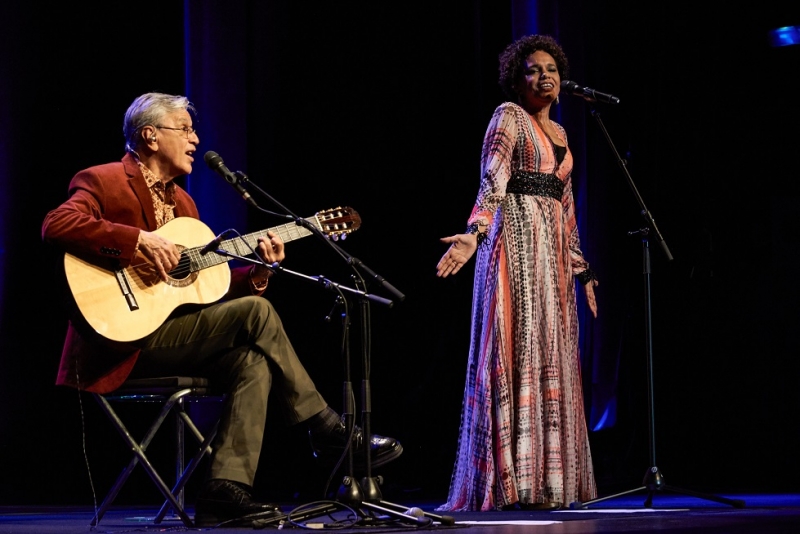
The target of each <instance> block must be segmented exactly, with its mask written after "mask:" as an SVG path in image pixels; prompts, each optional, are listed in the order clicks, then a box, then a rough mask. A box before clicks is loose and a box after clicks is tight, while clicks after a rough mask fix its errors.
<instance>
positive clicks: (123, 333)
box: [64, 207, 361, 342]
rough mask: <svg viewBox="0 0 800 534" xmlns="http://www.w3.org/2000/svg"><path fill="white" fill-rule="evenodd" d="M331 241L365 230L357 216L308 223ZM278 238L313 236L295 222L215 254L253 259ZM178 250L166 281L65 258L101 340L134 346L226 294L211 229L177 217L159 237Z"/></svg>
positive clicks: (338, 213) (226, 275)
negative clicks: (190, 308) (265, 241)
mask: <svg viewBox="0 0 800 534" xmlns="http://www.w3.org/2000/svg"><path fill="white" fill-rule="evenodd" d="M306 220H307V221H309V222H310V223H311V224H313V225H314V226H315V227H316V228H317V229H319V230H320V231H321V232H322V233H323V234H325V235H326V236H327V237H328V238H331V239H336V240H338V239H344V238H346V237H347V235H348V234H350V233H352V232H354V231H355V230H357V229H358V228H359V227H360V226H361V217H360V216H359V214H358V213H357V212H356V211H355V210H353V209H352V208H348V207H337V208H334V209H330V210H325V211H320V212H318V213H316V214H315V215H314V216H312V217H308V218H306ZM267 232H274V233H276V234H277V235H278V236H280V238H281V239H282V240H283V241H284V242H287V243H288V242H289V241H293V240H295V239H300V238H301V237H306V236H308V235H311V233H312V232H311V231H310V230H308V229H307V228H305V227H304V226H301V225H299V224H297V223H295V222H291V223H286V224H283V225H280V226H275V227H273V228H267V229H266V230H261V231H258V232H253V233H250V234H247V235H243V236H237V237H235V238H232V239H228V240H223V241H221V242H220V244H219V247H217V248H216V250H224V251H227V252H230V253H231V254H235V255H236V256H241V257H246V256H253V255H254V250H255V248H256V246H257V244H258V238H259V237H261V236H267ZM155 233H156V234H159V235H161V236H162V237H164V238H166V239H169V240H170V241H172V242H173V243H176V244H178V248H179V249H180V251H181V259H180V263H179V264H178V266H177V267H175V268H174V269H173V270H172V271H170V272H169V273H168V274H169V280H168V281H166V282H165V281H163V280H162V279H161V278H160V277H159V275H158V271H156V269H155V267H154V266H153V265H152V264H151V263H149V262H145V261H143V262H141V263H137V264H135V265H133V264H132V265H129V266H128V267H125V268H123V269H117V270H113V271H112V270H108V269H104V268H102V267H98V266H97V265H94V264H92V263H89V262H87V261H84V260H83V259H80V258H78V257H76V256H74V255H72V254H69V253H67V254H65V256H64V269H65V273H66V277H67V285H68V286H69V290H70V292H71V294H72V296H73V298H74V300H75V304H76V305H77V309H78V311H79V312H80V314H81V315H82V316H83V318H84V319H85V320H86V322H88V323H89V325H90V326H91V327H92V328H93V329H94V330H95V331H96V332H97V333H99V334H100V335H102V336H104V337H106V338H108V339H110V340H112V341H123V342H124V341H134V340H137V339H141V338H143V337H145V336H147V335H149V334H151V333H152V332H154V331H155V330H156V329H157V328H158V327H159V326H161V324H162V323H163V322H164V321H165V320H166V319H167V317H169V315H170V314H171V313H172V312H173V311H174V310H175V309H176V308H177V307H178V306H181V305H184V304H210V303H213V302H216V301H217V300H219V299H221V298H222V297H223V296H224V295H225V293H227V292H228V289H229V287H230V282H231V272H230V267H229V266H228V261H229V260H230V259H231V258H230V257H229V256H226V255H224V254H219V253H216V252H214V251H210V252H207V253H205V254H204V253H203V248H204V247H205V245H206V244H207V243H210V242H211V241H212V240H214V238H215V235H214V233H213V232H212V231H211V229H210V228H209V227H208V226H206V225H205V224H204V223H202V222H201V221H199V220H197V219H194V218H192V217H178V218H176V219H173V220H171V221H169V222H168V223H167V224H165V225H164V226H162V227H161V228H159V229H158V230H156V231H155Z"/></svg>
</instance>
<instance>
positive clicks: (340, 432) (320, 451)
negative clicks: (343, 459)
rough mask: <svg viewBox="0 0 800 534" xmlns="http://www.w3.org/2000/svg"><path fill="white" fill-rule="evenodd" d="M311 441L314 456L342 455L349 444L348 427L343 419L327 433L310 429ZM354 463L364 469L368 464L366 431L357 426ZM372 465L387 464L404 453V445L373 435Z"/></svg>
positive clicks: (329, 457) (330, 457) (329, 456)
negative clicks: (365, 452)
mask: <svg viewBox="0 0 800 534" xmlns="http://www.w3.org/2000/svg"><path fill="white" fill-rule="evenodd" d="M308 437H309V440H310V441H311V450H312V451H314V456H315V457H316V458H320V459H333V458H334V457H339V456H341V454H342V452H343V451H344V447H345V445H346V444H347V427H346V425H345V424H344V421H343V420H342V419H339V422H338V423H337V424H336V426H335V427H334V428H333V430H331V431H330V432H328V433H326V434H320V433H314V432H312V431H311V430H309V431H308ZM352 443H353V445H352V447H353V464H354V467H355V468H356V469H363V468H364V467H365V466H366V459H365V458H364V432H363V431H362V430H361V428H359V427H358V426H356V427H355V428H353V441H352ZM369 449H370V465H371V466H372V467H380V466H382V465H385V464H387V463H389V462H391V461H392V460H394V459H396V458H397V457H398V456H400V455H401V454H403V446H402V445H401V444H400V442H399V441H397V440H396V439H394V438H389V437H384V436H378V435H377V434H373V435H372V439H370V443H369Z"/></svg>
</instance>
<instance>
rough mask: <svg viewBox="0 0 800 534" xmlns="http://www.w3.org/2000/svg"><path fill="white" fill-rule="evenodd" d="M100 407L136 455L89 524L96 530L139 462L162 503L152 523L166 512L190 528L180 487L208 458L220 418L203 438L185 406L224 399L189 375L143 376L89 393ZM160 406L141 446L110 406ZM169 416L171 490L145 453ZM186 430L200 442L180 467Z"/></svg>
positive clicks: (205, 383) (160, 518)
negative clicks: (172, 461)
mask: <svg viewBox="0 0 800 534" xmlns="http://www.w3.org/2000/svg"><path fill="white" fill-rule="evenodd" d="M92 395H93V396H94V398H95V400H97V402H98V403H99V404H100V407H101V408H102V410H103V411H104V412H105V414H106V415H107V416H108V418H109V419H110V420H111V422H112V424H113V425H114V427H115V428H116V429H117V430H118V431H119V433H120V435H121V436H122V439H123V440H124V441H125V443H126V444H127V445H128V447H129V448H130V449H131V450H132V452H133V454H134V457H133V458H132V459H131V461H130V463H129V464H128V466H127V467H126V468H125V469H124V470H123V471H122V473H120V475H119V476H118V477H117V480H116V482H114V485H113V486H112V488H111V489H110V490H109V492H108V494H107V495H106V497H105V499H104V500H103V503H102V504H101V505H100V507H99V508H98V509H97V512H96V513H95V516H94V518H93V519H92V522H91V526H93V527H94V526H97V524H98V523H99V522H100V519H102V517H103V515H104V514H105V513H106V511H108V509H109V507H110V506H111V504H112V503H113V502H114V499H115V498H116V497H117V495H118V494H119V492H120V490H121V489H122V486H123V485H124V484H125V481H126V480H128V477H129V476H130V474H131V472H133V469H134V468H135V467H136V465H137V464H141V465H142V468H144V470H145V471H146V472H147V474H148V475H149V476H150V478H151V479H152V481H153V482H154V483H155V485H156V486H157V487H158V490H159V491H160V492H161V494H162V495H163V496H164V498H165V499H166V500H165V501H164V504H163V505H162V506H161V509H160V510H159V512H158V514H157V515H156V516H155V518H154V520H153V522H154V523H155V524H159V523H161V521H162V520H163V519H164V518H165V516H166V514H167V512H169V511H170V509H171V510H173V511H174V513H175V514H176V515H177V516H178V517H179V518H180V519H181V521H183V524H184V525H186V526H187V527H189V528H192V527H193V526H194V523H193V521H192V519H191V518H190V517H189V515H188V514H187V513H186V510H185V508H184V491H183V490H184V487H185V485H186V483H187V482H188V480H189V477H190V476H191V475H192V473H193V472H194V470H195V469H196V468H197V466H198V464H199V462H200V460H202V459H203V457H204V456H205V455H206V454H211V447H210V444H211V442H212V440H213V439H214V436H215V435H216V433H217V426H218V425H219V418H217V419H216V422H215V423H214V425H213V427H212V428H211V430H210V431H208V432H207V435H206V436H205V437H204V436H203V435H202V433H201V432H200V430H198V428H197V425H196V424H195V422H194V421H193V420H192V419H191V417H190V416H189V414H188V413H187V411H186V403H187V402H192V401H200V400H203V399H206V400H217V401H220V402H221V401H222V400H223V396H222V395H212V394H211V393H210V390H209V384H208V380H207V379H205V378H198V377H190V376H168V377H159V378H143V379H135V380H128V381H127V382H125V383H124V384H123V385H122V386H121V387H119V388H118V389H116V390H114V391H113V392H111V393H106V394H102V395H101V394H97V393H93V394H92ZM123 402H124V403H150V404H152V403H159V404H160V405H161V410H160V412H159V414H158V417H156V419H155V420H153V422H152V423H150V426H149V427H148V429H147V431H146V432H145V434H144V437H143V438H142V440H141V442H137V441H136V440H135V439H134V438H133V436H132V435H131V433H130V432H129V431H128V428H127V427H126V426H125V424H124V423H123V422H122V420H121V419H120V417H119V416H118V415H117V412H116V411H115V410H114V408H113V407H112V404H114V403H123ZM170 415H173V416H174V421H175V435H174V445H175V486H174V487H173V488H172V489H170V488H169V487H168V486H167V485H166V483H165V482H164V479H163V478H162V477H161V476H160V475H159V473H158V472H157V471H156V469H155V468H154V467H153V464H152V463H151V462H150V460H149V459H148V457H147V455H146V454H145V453H146V451H147V447H148V445H150V442H151V441H152V439H153V437H154V436H155V434H156V432H157V431H158V429H159V428H160V427H161V424H162V423H163V422H164V421H165V420H166V419H167V417H168V416H170ZM187 427H188V428H189V430H190V431H191V433H192V435H193V436H194V437H195V439H196V440H197V443H199V447H198V449H197V452H196V453H195V454H194V457H193V458H192V459H191V460H190V461H189V463H188V464H187V465H184V451H185V446H186V443H185V440H184V435H185V428H187Z"/></svg>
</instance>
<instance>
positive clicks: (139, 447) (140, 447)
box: [91, 389, 194, 528]
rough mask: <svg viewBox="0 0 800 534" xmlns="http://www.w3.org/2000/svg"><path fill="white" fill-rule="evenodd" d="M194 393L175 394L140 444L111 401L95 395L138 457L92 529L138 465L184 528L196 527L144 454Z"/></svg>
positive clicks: (107, 501)
mask: <svg viewBox="0 0 800 534" xmlns="http://www.w3.org/2000/svg"><path fill="white" fill-rule="evenodd" d="M188 393H191V390H190V389H185V390H181V391H179V392H177V393H175V394H173V395H172V396H171V397H170V398H169V400H168V401H167V402H166V403H165V404H164V406H163V408H162V409H161V413H160V415H159V417H158V419H156V421H155V422H154V423H153V424H152V425H151V426H150V429H149V430H148V431H147V434H146V435H145V437H144V439H142V443H141V444H139V443H137V442H136V440H135V439H133V436H131V434H130V433H129V432H128V430H127V428H126V427H125V425H124V424H123V423H122V420H121V419H120V418H119V417H118V416H117V414H116V412H115V411H114V410H113V408H112V407H111V404H110V403H109V402H108V399H106V398H105V397H103V396H102V395H98V394H95V395H94V396H95V398H96V399H97V401H98V402H99V403H100V407H101V408H102V409H103V411H104V412H105V413H106V415H107V416H108V417H109V418H110V419H111V420H112V421H113V422H114V423H115V426H116V428H117V430H118V431H119V433H120V435H121V436H122V439H124V440H125V442H126V443H127V444H128V445H129V446H130V448H131V450H132V451H133V453H134V454H135V456H134V458H133V459H132V460H131V461H130V463H129V464H128V467H127V468H125V470H124V471H123V472H122V473H121V474H120V476H119V477H118V478H117V481H116V482H115V483H114V486H113V487H112V489H111V490H110V491H109V493H108V495H107V496H106V498H105V499H104V500H103V503H102V505H101V506H100V508H99V509H98V511H97V513H96V514H95V516H94V518H93V519H92V522H91V526H97V524H98V523H99V522H100V519H101V518H102V517H103V515H104V514H105V512H106V511H107V510H108V508H109V507H110V506H111V503H112V502H113V501H114V499H115V498H116V496H117V494H118V493H119V490H120V489H121V488H122V485H123V484H124V483H125V481H126V480H127V479H128V477H129V476H130V474H131V472H132V471H133V469H134V467H136V464H137V463H139V462H141V463H142V467H143V468H144V469H145V471H147V474H148V475H149V476H150V478H151V479H152V481H153V483H155V484H156V486H157V487H158V489H159V491H161V493H162V494H163V495H164V497H166V499H167V500H168V501H169V502H170V504H172V506H173V508H174V509H175V511H176V513H177V514H178V515H179V516H180V518H181V520H182V521H183V523H184V525H186V526H187V527H189V528H192V527H193V526H194V524H193V523H192V520H191V518H190V517H189V516H188V515H187V514H186V511H185V510H184V509H183V506H181V505H180V504H179V503H178V500H177V499H176V498H175V495H174V494H173V493H172V492H171V491H170V489H169V487H168V486H167V485H166V484H165V483H164V480H163V479H162V478H161V477H160V476H159V474H158V473H157V472H156V470H155V468H154V467H153V465H152V464H151V463H150V460H149V459H148V458H147V456H145V454H144V452H145V450H146V449H147V446H148V445H150V441H151V440H152V439H153V436H155V434H156V431H157V430H158V429H159V428H160V427H161V424H162V423H163V422H164V420H165V419H166V418H167V415H169V413H170V412H171V411H172V408H173V407H174V405H175V403H176V402H178V401H179V400H180V399H181V398H182V397H183V396H184V395H186V394H188Z"/></svg>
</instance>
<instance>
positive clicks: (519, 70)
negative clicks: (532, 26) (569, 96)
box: [499, 35, 569, 100]
mask: <svg viewBox="0 0 800 534" xmlns="http://www.w3.org/2000/svg"><path fill="white" fill-rule="evenodd" d="M538 50H541V51H543V52H547V53H548V54H550V55H551V56H553V59H555V60H556V67H557V68H558V74H559V76H561V79H562V80H564V79H566V78H567V77H568V76H569V61H567V55H566V54H565V53H564V50H562V48H561V45H559V44H558V42H556V40H555V39H553V38H552V37H550V36H549V35H526V36H525V37H520V38H519V39H517V40H516V41H514V42H513V43H511V44H510V45H508V46H507V47H506V49H505V50H503V52H502V53H501V54H500V80H499V83H500V88H501V89H502V90H503V92H504V93H505V95H506V96H507V97H508V98H510V99H512V100H513V99H516V98H517V91H516V89H515V86H516V85H517V82H519V80H520V79H521V78H522V76H523V73H524V72H525V68H526V67H527V65H526V64H525V60H526V59H528V56H530V55H531V54H533V53H534V52H536V51H538Z"/></svg>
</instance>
